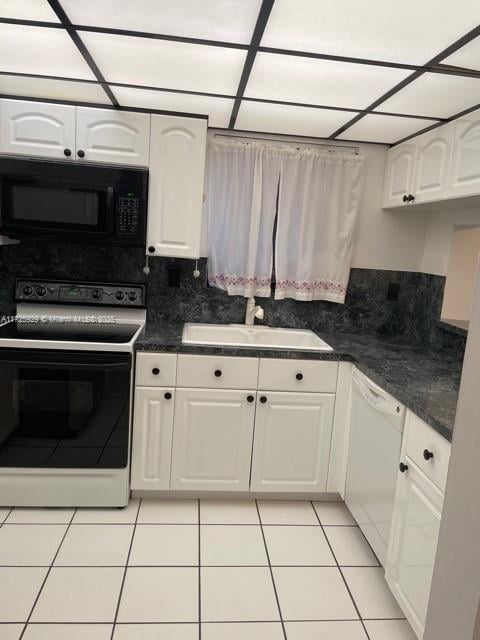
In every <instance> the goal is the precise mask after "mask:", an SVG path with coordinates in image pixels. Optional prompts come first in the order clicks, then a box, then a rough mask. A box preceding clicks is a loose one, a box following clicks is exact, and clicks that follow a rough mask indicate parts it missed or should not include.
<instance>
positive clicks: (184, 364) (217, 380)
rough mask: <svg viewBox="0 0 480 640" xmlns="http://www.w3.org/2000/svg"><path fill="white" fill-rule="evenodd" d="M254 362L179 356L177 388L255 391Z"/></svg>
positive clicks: (255, 364) (255, 365)
mask: <svg viewBox="0 0 480 640" xmlns="http://www.w3.org/2000/svg"><path fill="white" fill-rule="evenodd" d="M257 377H258V359H257V358H228V357H225V356H194V355H182V354H180V355H179V356H178V372H177V387H203V388H205V389H256V388H257Z"/></svg>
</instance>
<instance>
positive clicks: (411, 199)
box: [407, 193, 415, 202]
mask: <svg viewBox="0 0 480 640" xmlns="http://www.w3.org/2000/svg"><path fill="white" fill-rule="evenodd" d="M407 200H408V202H413V201H414V200H415V196H414V195H412V194H411V193H409V194H408V197H407Z"/></svg>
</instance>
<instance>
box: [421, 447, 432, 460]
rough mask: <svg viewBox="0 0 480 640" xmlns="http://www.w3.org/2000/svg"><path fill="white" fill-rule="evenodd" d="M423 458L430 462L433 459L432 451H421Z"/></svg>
mask: <svg viewBox="0 0 480 640" xmlns="http://www.w3.org/2000/svg"><path fill="white" fill-rule="evenodd" d="M423 457H424V458H425V460H431V459H432V458H433V453H432V451H429V450H428V449H425V450H424V451H423Z"/></svg>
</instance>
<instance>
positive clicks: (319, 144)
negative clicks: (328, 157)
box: [213, 133, 360, 156]
mask: <svg viewBox="0 0 480 640" xmlns="http://www.w3.org/2000/svg"><path fill="white" fill-rule="evenodd" d="M213 135H214V137H215V138H239V139H241V140H263V141H264V142H283V143H285V142H290V143H293V144H297V145H308V146H313V147H334V148H335V149H353V150H354V151H355V155H356V156H358V154H359V153H360V147H354V146H352V145H346V144H329V143H328V142H298V141H297V142H293V140H284V139H281V138H260V137H258V136H235V135H232V136H231V135H229V134H228V133H214V134H213Z"/></svg>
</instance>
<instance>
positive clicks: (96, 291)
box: [92, 289, 102, 300]
mask: <svg viewBox="0 0 480 640" xmlns="http://www.w3.org/2000/svg"><path fill="white" fill-rule="evenodd" d="M101 297H102V292H101V291H100V289H94V290H93V291H92V298H93V299H94V300H100V298H101Z"/></svg>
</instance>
